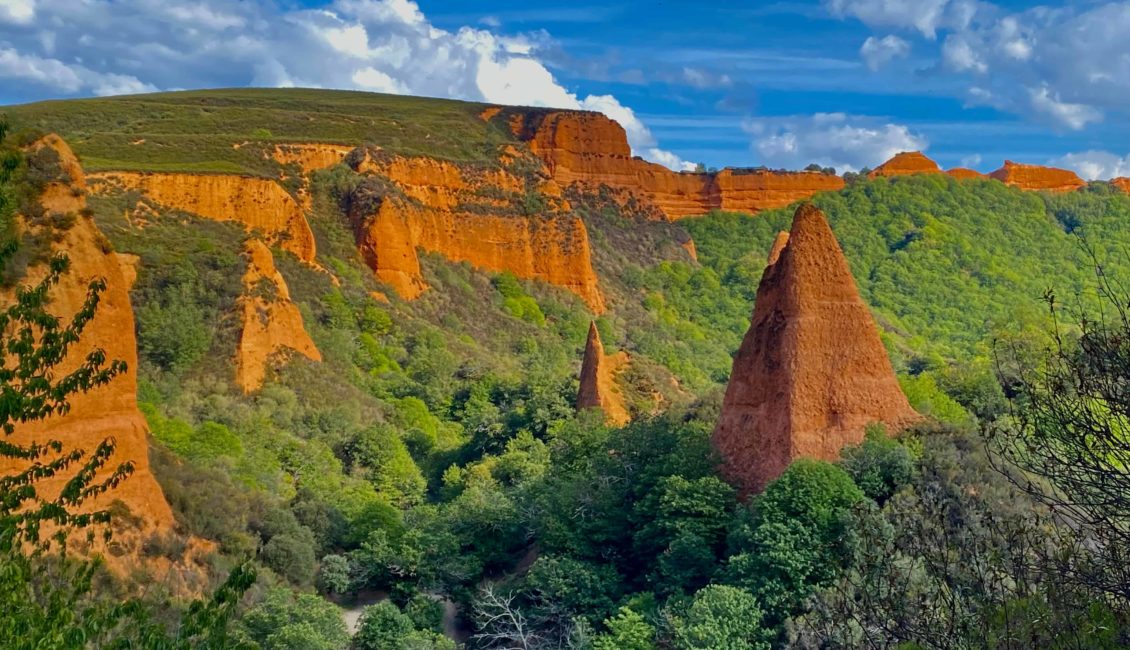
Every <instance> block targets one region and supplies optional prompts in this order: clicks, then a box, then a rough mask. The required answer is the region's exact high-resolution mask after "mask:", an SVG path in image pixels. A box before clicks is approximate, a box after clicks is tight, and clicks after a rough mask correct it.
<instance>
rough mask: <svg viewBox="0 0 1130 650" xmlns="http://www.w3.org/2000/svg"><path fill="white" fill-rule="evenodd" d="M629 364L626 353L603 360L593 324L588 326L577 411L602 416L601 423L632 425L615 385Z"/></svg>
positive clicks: (598, 336)
mask: <svg viewBox="0 0 1130 650" xmlns="http://www.w3.org/2000/svg"><path fill="white" fill-rule="evenodd" d="M627 363H628V353H626V352H623V351H621V352H617V353H616V354H613V355H610V356H606V355H605V354H604V345H603V344H602V343H601V342H600V332H598V331H597V329H596V323H590V324H589V337H588V340H587V341H586V342H585V356H584V360H583V361H582V362H581V386H580V389H579V390H578V391H577V410H578V411H583V410H585V409H590V408H595V409H600V410H601V411H602V412H603V413H604V420H605V422H607V423H608V424H611V425H613V426H618V427H620V426H624V425H625V424H627V423H628V422H629V421H631V416H630V415H629V414H628V409H627V407H626V406H625V405H624V396H623V394H622V392H621V390H620V386H619V385H618V384H617V381H616V375H617V374H618V373H619V372H620V371H621V370H623V368H624V366H625V365H627Z"/></svg>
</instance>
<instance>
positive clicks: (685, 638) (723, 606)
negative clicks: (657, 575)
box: [671, 585, 772, 650]
mask: <svg viewBox="0 0 1130 650" xmlns="http://www.w3.org/2000/svg"><path fill="white" fill-rule="evenodd" d="M762 616H763V614H762V611H761V608H760V607H759V606H758V604H757V599H756V598H754V597H753V596H752V595H751V594H750V593H749V592H747V591H745V590H742V589H738V588H736V587H728V586H726V585H710V586H708V587H705V588H703V589H702V590H701V591H699V592H698V593H696V594H695V595H694V600H692V601H691V604H690V607H688V608H687V611H686V612H685V613H684V614H681V615H676V616H675V617H674V618H673V620H672V625H671V626H672V628H673V630H674V641H675V647H676V648H679V650H769V639H770V638H771V637H772V633H771V632H770V631H766V630H765V629H763V628H762V627H761V618H762Z"/></svg>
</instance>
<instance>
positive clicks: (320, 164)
mask: <svg viewBox="0 0 1130 650" xmlns="http://www.w3.org/2000/svg"><path fill="white" fill-rule="evenodd" d="M353 149H354V148H353V147H349V146H345V145H340V144H322V143H306V142H303V143H291V144H279V145H275V152H274V158H275V160H277V161H278V162H279V163H281V164H283V165H289V164H292V163H293V164H296V165H298V166H299V167H301V168H302V173H303V174H309V173H310V172H313V171H317V170H319V169H327V168H329V167H333V166H334V165H336V164H338V163H340V162H341V161H343V160H345V156H346V155H348V154H349V152H350V151H353Z"/></svg>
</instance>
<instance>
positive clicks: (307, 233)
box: [91, 172, 315, 262]
mask: <svg viewBox="0 0 1130 650" xmlns="http://www.w3.org/2000/svg"><path fill="white" fill-rule="evenodd" d="M91 178H92V179H98V180H99V181H101V182H108V183H109V184H111V185H115V186H118V187H123V188H125V189H132V190H138V191H140V192H141V193H142V194H144V195H145V196H147V197H149V198H150V199H152V200H154V201H156V202H157V203H160V204H161V205H164V206H166V207H169V208H173V209H175V210H183V211H185V212H191V213H193V214H196V215H199V216H201V217H204V218H206V219H215V220H216V221H235V222H238V223H242V224H243V225H244V226H246V227H247V229H248V230H252V231H256V230H257V231H260V232H262V233H263V234H264V235H265V236H267V237H268V238H270V241H271V242H272V243H276V242H277V243H278V245H279V246H280V247H282V248H283V249H284V250H288V251H290V252H292V253H294V254H295V255H297V256H298V257H299V259H302V260H303V261H305V262H313V261H314V254H315V248H314V233H313V232H312V231H311V230H310V224H309V223H307V221H306V217H305V215H303V213H302V208H301V207H299V205H298V202H297V201H295V200H294V197H293V196H291V195H290V194H288V193H287V191H286V190H284V189H283V188H282V186H281V185H279V184H278V183H276V182H274V181H272V180H270V179H266V178H252V177H248V176H236V175H232V174H173V173H138V172H105V173H102V174H92V175H91Z"/></svg>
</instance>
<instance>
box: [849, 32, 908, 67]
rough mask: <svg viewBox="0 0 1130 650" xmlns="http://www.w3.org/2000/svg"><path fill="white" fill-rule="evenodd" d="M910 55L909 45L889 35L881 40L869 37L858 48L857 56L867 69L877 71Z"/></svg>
mask: <svg viewBox="0 0 1130 650" xmlns="http://www.w3.org/2000/svg"><path fill="white" fill-rule="evenodd" d="M909 54H910V43H908V42H907V41H905V40H903V39H901V38H899V37H898V36H895V35H894V34H889V35H887V36H884V37H883V38H875V37H874V36H869V37H868V38H867V40H866V41H863V46H862V47H860V48H859V55H860V56H862V57H863V61H864V62H865V63H867V67H868V68H871V69H872V70H878V69H879V68H881V67H883V66H885V65H886V64H888V63H890V62H891V61H893V60H895V59H901V58H904V57H906V56H907V55H909Z"/></svg>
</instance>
